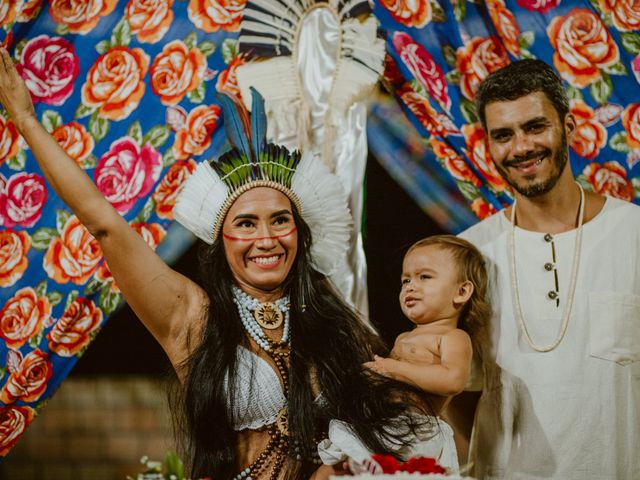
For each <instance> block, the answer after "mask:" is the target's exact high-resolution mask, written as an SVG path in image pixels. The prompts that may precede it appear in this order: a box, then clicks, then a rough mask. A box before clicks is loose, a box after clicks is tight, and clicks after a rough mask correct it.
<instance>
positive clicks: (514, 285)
mask: <svg viewBox="0 0 640 480" xmlns="http://www.w3.org/2000/svg"><path fill="white" fill-rule="evenodd" d="M578 188H580V206H579V207H578V228H577V231H576V240H575V246H574V249H573V263H572V265H571V278H570V280H569V289H568V295H567V303H566V304H565V307H564V311H563V312H562V322H561V326H560V332H558V336H557V337H556V338H555V340H554V341H553V342H552V343H550V344H549V345H544V346H541V345H537V344H536V343H535V342H534V341H533V340H532V338H531V335H530V334H529V330H528V329H527V325H526V323H525V319H524V314H523V313H522V306H521V304H520V291H519V289H518V272H517V269H516V201H515V200H514V201H513V205H512V206H511V231H510V234H509V237H508V242H509V263H510V264H511V295H512V297H513V305H514V310H515V314H516V318H517V320H518V325H519V326H520V330H521V331H522V334H523V336H524V339H525V340H526V342H527V343H528V344H529V346H530V347H531V348H532V349H534V350H535V351H536V352H541V353H545V352H550V351H551V350H553V349H555V348H556V347H557V346H558V345H560V342H562V339H563V338H564V336H565V334H566V333H567V327H568V326H569V317H571V307H572V306H573V298H574V295H575V293H576V285H577V283H578V265H579V264H580V249H581V246H582V225H583V223H584V208H585V198H584V190H583V189H582V186H581V185H580V184H579V183H578ZM547 235H549V234H547ZM549 236H550V235H549Z"/></svg>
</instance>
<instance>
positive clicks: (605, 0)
mask: <svg viewBox="0 0 640 480" xmlns="http://www.w3.org/2000/svg"><path fill="white" fill-rule="evenodd" d="M598 3H599V4H600V8H602V13H609V14H611V19H612V20H613V24H614V25H615V27H616V28H617V29H618V30H622V31H624V32H631V31H633V30H640V6H638V2H637V1H634V0H598Z"/></svg>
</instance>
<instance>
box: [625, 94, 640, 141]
mask: <svg viewBox="0 0 640 480" xmlns="http://www.w3.org/2000/svg"><path fill="white" fill-rule="evenodd" d="M622 126H623V127H624V129H625V131H626V132H627V144H628V145H629V147H631V148H640V103H630V104H629V105H627V108H625V109H624V112H622Z"/></svg>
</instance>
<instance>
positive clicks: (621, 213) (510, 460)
mask: <svg viewBox="0 0 640 480" xmlns="http://www.w3.org/2000/svg"><path fill="white" fill-rule="evenodd" d="M476 102H477V103H476V104H477V111H478V114H479V116H480V119H481V121H482V124H483V127H484V128H485V130H486V132H487V136H488V143H489V150H490V153H491V156H492V157H493V160H494V162H495V165H496V168H497V169H498V171H499V172H500V174H501V176H502V177H503V178H504V179H505V181H506V182H507V183H508V184H509V185H511V187H512V188H513V192H514V197H515V202H514V204H513V205H512V206H511V207H510V208H507V209H506V210H505V211H504V212H499V213H497V214H496V215H494V216H492V217H490V218H488V219H486V220H485V221H483V222H481V223H479V224H478V225H476V226H474V227H472V228H470V229H469V230H467V231H465V232H463V233H462V235H461V236H462V237H463V238H466V239H467V240H470V241H471V242H473V243H474V244H475V245H476V246H477V247H478V248H479V249H480V250H481V251H482V253H483V254H484V255H485V257H486V259H487V262H488V268H489V272H490V277H491V282H492V284H491V288H492V294H491V299H492V302H493V309H494V315H493V318H492V320H491V323H490V325H489V327H488V331H487V335H486V338H485V341H484V342H483V345H482V348H481V351H480V352H479V353H480V356H481V357H482V359H483V368H482V370H483V373H484V381H483V385H482V388H483V393H482V396H481V397H480V400H479V402H478V406H477V411H476V416H475V423H474V429H473V435H472V440H471V462H473V465H474V474H475V476H477V477H478V478H508V479H530V478H555V479H563V480H567V479H580V480H584V479H639V478H640V455H639V454H638V452H640V208H638V207H637V206H635V205H633V204H630V203H627V202H623V201H620V200H617V199H614V198H606V197H602V196H600V195H596V194H594V193H592V192H586V191H585V192H582V189H581V188H580V186H579V185H578V184H577V183H576V182H575V181H574V178H573V174H572V172H571V166H570V165H569V162H568V148H567V145H568V141H569V140H571V137H572V136H573V135H574V133H575V130H576V123H575V120H574V118H573V116H572V115H571V114H570V113H569V102H568V99H567V97H566V94H565V92H564V89H563V87H562V83H561V82H560V80H559V78H558V77H557V76H556V75H555V73H554V72H553V70H552V69H551V68H550V67H549V66H548V65H546V64H545V63H543V62H541V61H538V60H523V61H519V62H515V63H512V64H510V65H508V66H507V67H505V68H503V69H502V70H500V71H497V72H494V73H493V74H491V75H490V76H489V77H488V78H487V79H486V80H485V81H484V83H483V84H482V85H481V87H480V89H479V91H478V95H477V100H476Z"/></svg>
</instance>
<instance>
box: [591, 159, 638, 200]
mask: <svg viewBox="0 0 640 480" xmlns="http://www.w3.org/2000/svg"><path fill="white" fill-rule="evenodd" d="M582 173H584V175H585V176H586V177H587V180H588V181H589V183H590V184H591V186H592V187H593V190H594V192H596V193H599V194H601V195H609V196H611V197H616V198H620V199H622V200H627V201H631V200H633V185H632V184H631V181H630V180H629V179H628V178H627V171H626V170H625V169H624V167H623V166H622V165H620V164H619V163H618V162H615V161H612V162H605V163H603V164H599V163H595V162H594V163H590V164H589V165H587V166H586V168H585V169H584V171H583V172H582Z"/></svg>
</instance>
